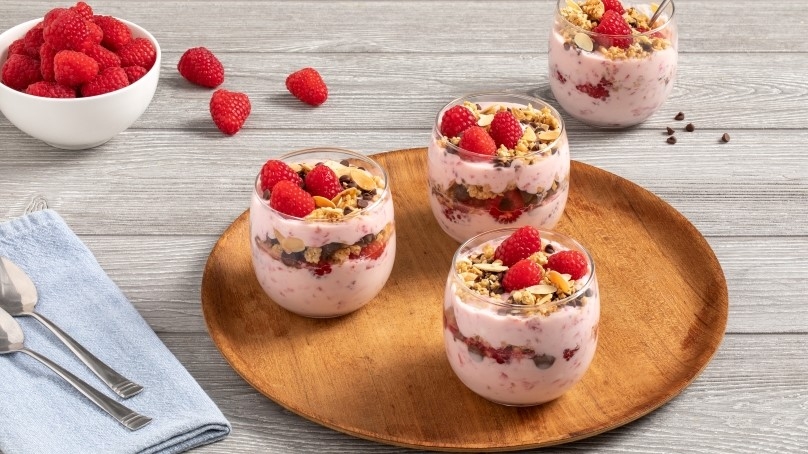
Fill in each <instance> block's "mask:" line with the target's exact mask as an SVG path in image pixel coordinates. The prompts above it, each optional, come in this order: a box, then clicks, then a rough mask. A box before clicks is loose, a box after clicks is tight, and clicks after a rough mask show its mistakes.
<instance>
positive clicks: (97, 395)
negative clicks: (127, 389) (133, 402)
mask: <svg viewBox="0 0 808 454" xmlns="http://www.w3.org/2000/svg"><path fill="white" fill-rule="evenodd" d="M24 341H25V336H24V335H23V333H22V328H21V327H20V324H19V323H17V321H16V320H14V317H12V316H11V315H9V313H8V312H6V311H4V310H3V309H0V355H3V354H6V353H16V352H21V353H25V354H26V355H28V356H30V357H32V358H34V359H36V360H37V361H39V362H41V363H42V364H44V365H46V366H48V367H49V368H50V369H51V370H52V371H54V372H56V373H57V374H59V376H60V377H62V378H64V379H65V380H66V381H67V382H68V383H70V384H71V385H73V387H74V388H76V389H77V390H79V392H80V393H82V394H84V396H86V397H87V398H88V399H90V400H91V401H93V403H94V404H96V405H98V406H99V407H100V408H101V409H102V410H104V411H105V412H107V413H109V414H110V415H111V416H112V417H113V418H115V419H116V420H118V422H119V423H121V424H123V425H124V426H126V428H127V429H129V430H138V429H140V428H141V427H143V426H145V425H146V424H148V423H150V422H151V420H152V419H151V418H149V417H148V416H143V415H141V414H140V413H137V412H135V411H133V410H131V409H129V408H127V407H125V406H124V405H121V404H120V403H118V402H116V401H114V400H112V399H110V398H109V397H107V396H105V395H104V394H102V393H101V391H98V390H97V389H95V388H93V387H92V386H90V385H88V384H87V383H86V382H85V381H83V380H82V379H80V378H78V377H76V376H75V375H73V374H71V373H70V372H68V371H67V370H65V369H64V368H62V366H60V365H58V364H56V363H54V362H53V361H51V360H50V359H48V358H46V357H45V356H42V355H41V354H39V353H37V352H35V351H33V350H30V349H27V348H25V345H23V343H24Z"/></svg>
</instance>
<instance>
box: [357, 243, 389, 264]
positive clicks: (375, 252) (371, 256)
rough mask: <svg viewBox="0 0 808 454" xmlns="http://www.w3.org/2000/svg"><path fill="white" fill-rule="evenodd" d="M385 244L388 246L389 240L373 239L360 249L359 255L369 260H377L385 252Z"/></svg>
mask: <svg viewBox="0 0 808 454" xmlns="http://www.w3.org/2000/svg"><path fill="white" fill-rule="evenodd" d="M385 246H387V242H384V241H373V242H371V243H370V244H368V245H367V246H365V247H363V248H362V250H361V251H359V257H362V258H366V259H368V260H376V259H378V258H379V257H381V256H382V254H383V253H384V248H385Z"/></svg>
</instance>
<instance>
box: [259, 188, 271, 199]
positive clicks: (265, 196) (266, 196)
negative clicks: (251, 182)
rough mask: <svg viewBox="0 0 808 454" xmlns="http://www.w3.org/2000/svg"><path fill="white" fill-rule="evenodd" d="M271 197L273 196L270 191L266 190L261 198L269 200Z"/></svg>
mask: <svg viewBox="0 0 808 454" xmlns="http://www.w3.org/2000/svg"><path fill="white" fill-rule="evenodd" d="M270 195H271V194H270V193H269V189H264V193H263V194H261V197H263V198H264V200H269V196H270Z"/></svg>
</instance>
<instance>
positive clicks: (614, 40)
mask: <svg viewBox="0 0 808 454" xmlns="http://www.w3.org/2000/svg"><path fill="white" fill-rule="evenodd" d="M592 31H593V32H595V33H599V34H600V35H598V36H595V41H596V42H597V43H598V44H600V45H601V46H603V47H612V46H615V47H621V48H623V49H626V48H628V46H630V45H631V42H632V38H631V27H629V25H628V23H626V20H625V19H623V16H622V15H621V14H620V13H617V12H616V11H606V12H605V13H603V17H601V18H600V23H599V24H598V26H597V27H595V28H593V29H592ZM603 35H612V36H603Z"/></svg>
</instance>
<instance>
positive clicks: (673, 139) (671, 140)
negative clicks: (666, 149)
mask: <svg viewBox="0 0 808 454" xmlns="http://www.w3.org/2000/svg"><path fill="white" fill-rule="evenodd" d="M666 142H668V143H669V144H671V145H673V144H675V143H676V137H673V136H670V137H668V140H666Z"/></svg>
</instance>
